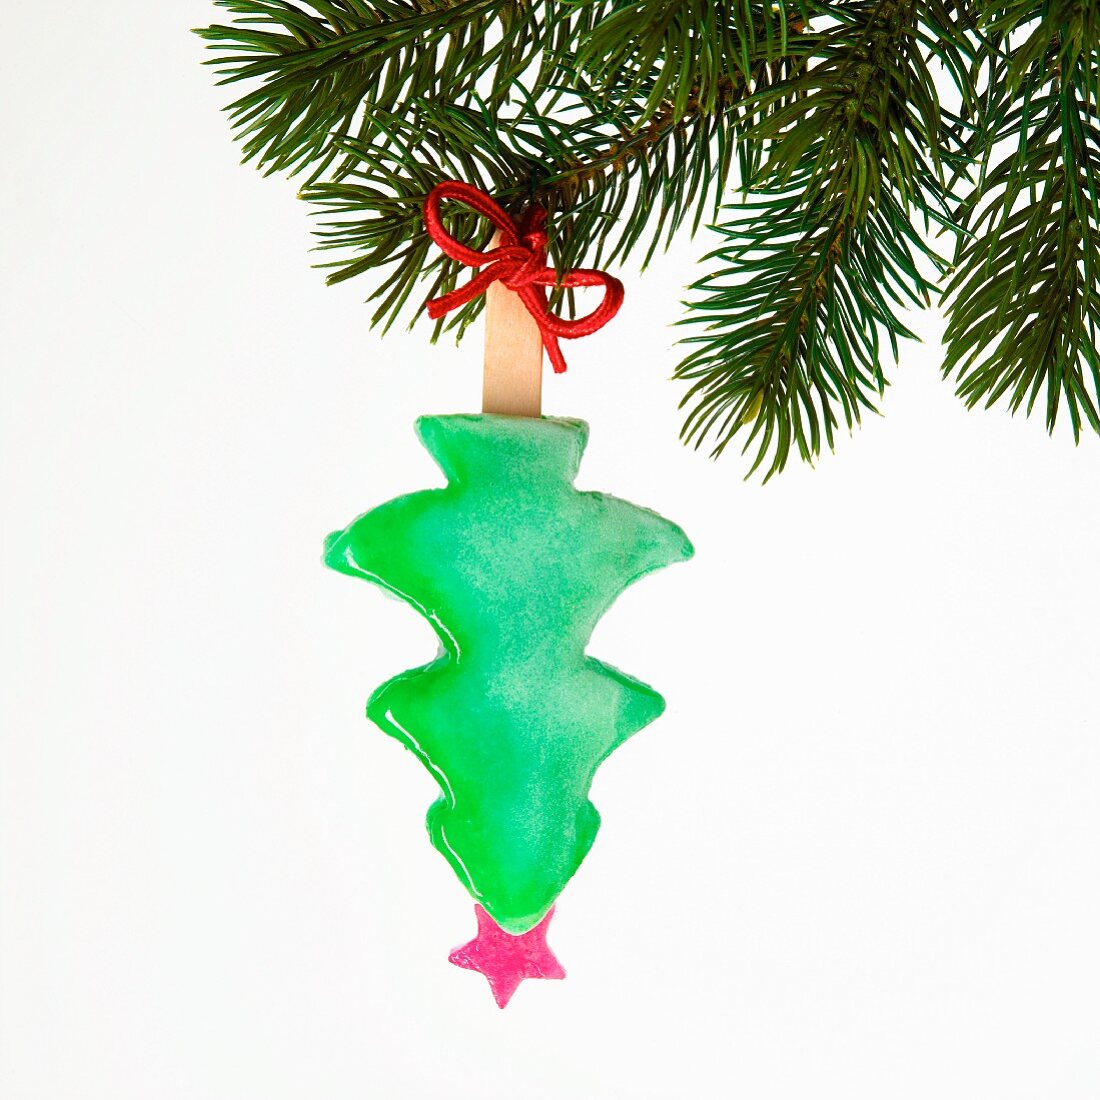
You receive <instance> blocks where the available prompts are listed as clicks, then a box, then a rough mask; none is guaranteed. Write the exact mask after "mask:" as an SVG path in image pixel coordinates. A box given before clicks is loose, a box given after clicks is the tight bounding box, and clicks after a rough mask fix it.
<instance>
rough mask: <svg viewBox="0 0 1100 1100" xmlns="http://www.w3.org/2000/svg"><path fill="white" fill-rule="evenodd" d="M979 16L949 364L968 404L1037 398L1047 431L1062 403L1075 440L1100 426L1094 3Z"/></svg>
mask: <svg viewBox="0 0 1100 1100" xmlns="http://www.w3.org/2000/svg"><path fill="white" fill-rule="evenodd" d="M987 23H988V30H989V39H988V43H989V44H988V47H987V53H986V55H985V58H984V60H985V61H986V63H987V66H988V69H987V71H988V88H987V94H986V96H985V98H984V100H983V101H982V104H981V111H980V113H979V114H978V115H977V117H976V118H975V119H974V121H973V124H972V125H973V140H972V143H971V148H972V150H973V152H974V155H975V157H976V158H978V159H981V160H982V161H983V162H985V164H986V168H985V170H984V171H983V173H982V176H981V178H980V180H979V183H978V186H977V188H976V190H975V191H974V193H973V194H972V195H970V196H969V197H968V198H967V199H966V201H965V202H963V203H961V204H960V207H959V220H960V222H961V223H962V224H963V225H964V226H965V228H966V229H967V231H968V235H967V236H966V237H965V238H964V239H963V240H962V241H961V242H960V244H959V247H958V250H957V254H956V258H955V267H956V272H955V275H954V277H953V278H952V279H951V281H950V283H949V284H948V287H947V289H946V295H947V296H948V297H949V298H950V305H949V308H948V326H947V330H946V333H945V342H946V345H947V354H946V359H945V362H944V374H945V375H947V376H950V375H951V374H952V373H955V374H956V376H957V392H958V394H959V396H961V397H962V398H963V400H965V401H966V403H967V405H968V406H969V407H973V406H974V405H976V404H978V403H979V402H982V401H984V403H985V405H986V406H987V407H988V406H991V405H993V404H995V403H996V402H997V401H998V400H1000V399H1001V398H1005V399H1006V400H1007V402H1008V406H1009V408H1010V409H1011V411H1012V412H1016V411H1017V410H1018V409H1019V408H1021V407H1024V408H1025V410H1026V412H1027V413H1028V414H1030V413H1031V412H1032V410H1033V409H1034V407H1035V405H1036V404H1037V403H1038V401H1039V398H1040V395H1042V396H1043V408H1044V415H1045V422H1046V426H1047V429H1048V431H1053V430H1054V426H1055V423H1056V421H1057V418H1058V413H1059V410H1060V408H1061V407H1062V402H1063V401H1064V402H1065V408H1066V410H1067V412H1068V415H1069V419H1070V424H1071V427H1072V431H1073V435H1074V439H1079V438H1080V433H1081V427H1082V424H1083V422H1087V423H1088V424H1090V425H1091V426H1092V428H1093V429H1094V430H1095V431H1098V432H1100V408H1098V407H1100V352H1098V344H1097V332H1098V329H1100V116H1098V113H1097V107H1098V102H1100V100H1098V94H1097V93H1098V88H1097V79H1098V78H1097V73H1098V61H1100V55H1098V43H1100V3H1097V2H1096V0H1092V2H1089V3H1083V4H1082V3H1069V2H1067V0H1051V2H1049V3H1047V4H1045V5H1043V6H1042V7H1040V6H1039V5H1037V4H1033V3H1016V4H1012V5H1009V6H1007V7H1001V8H999V9H996V10H994V11H993V12H991V13H988V14H987ZM1027 31H1030V33H1028V34H1027V37H1026V40H1025V41H1024V42H1023V44H1022V45H1018V46H1016V48H1012V49H1010V48H1008V47H1009V46H1010V45H1011V43H1012V39H1013V36H1016V37H1017V38H1019V37H1021V36H1022V35H1023V34H1024V33H1025V32H1027ZM1001 141H1004V142H1010V143H1011V148H1010V150H1009V151H1008V152H1007V153H1003V154H1001V155H1000V156H999V159H996V160H995V161H994V163H992V166H990V164H989V162H990V161H993V158H994V156H995V155H996V154H997V153H998V152H999V150H998V149H997V148H996V146H997V143H998V142H1001Z"/></svg>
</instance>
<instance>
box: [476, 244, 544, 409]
mask: <svg viewBox="0 0 1100 1100" xmlns="http://www.w3.org/2000/svg"><path fill="white" fill-rule="evenodd" d="M498 243H499V235H498V236H495V237H494V238H493V241H492V247H494V248H495V247H496V246H497V244H498ZM485 297H486V302H485V374H484V381H483V386H482V393H481V411H482V412H487V413H502V414H504V415H506V416H541V415H542V333H541V332H539V328H538V325H536V324H535V319H534V318H533V317H532V316H531V314H530V313H528V312H527V307H526V306H525V305H524V304H523V302H522V300H521V299H520V296H519V295H518V294H517V293H516V292H515V291H514V290H509V289H508V288H507V287H506V286H504V285H503V284H502V283H500V282H494V283H490V285H489V289H488V290H487V291H486V292H485Z"/></svg>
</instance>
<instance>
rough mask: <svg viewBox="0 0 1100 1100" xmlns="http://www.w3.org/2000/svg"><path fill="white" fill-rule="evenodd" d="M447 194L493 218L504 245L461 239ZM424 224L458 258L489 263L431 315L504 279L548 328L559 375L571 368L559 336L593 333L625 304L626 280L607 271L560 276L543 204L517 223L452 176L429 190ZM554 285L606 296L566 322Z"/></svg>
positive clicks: (431, 307) (546, 338)
mask: <svg viewBox="0 0 1100 1100" xmlns="http://www.w3.org/2000/svg"><path fill="white" fill-rule="evenodd" d="M444 199H453V200H455V201H456V202H461V203H465V205H466V206H468V207H470V209H471V210H475V211H477V213H479V214H481V215H482V216H483V217H486V218H488V219H489V221H491V222H492V223H493V225H495V226H496V227H497V228H498V229H499V230H500V244H499V245H498V246H497V247H496V248H490V249H489V251H488V252H478V251H476V250H475V249H473V248H469V247H467V246H466V245H464V244H463V243H462V242H461V241H456V240H455V239H454V237H452V236H451V235H450V233H448V232H447V230H446V229H445V228H444V227H443V219H442V217H441V216H440V213H439V204H440V203H441V202H442V201H443V200H444ZM424 224H425V226H426V227H427V230H428V235H429V236H430V237H431V238H432V240H433V241H435V243H436V244H437V245H439V247H440V248H441V249H442V250H443V252H445V253H446V254H447V255H448V256H450V257H451V259H452V260H458V261H459V263H464V264H466V265H467V266H468V267H483V268H484V270H483V271H480V272H478V274H477V275H475V276H474V277H473V278H472V279H471V280H470V281H469V282H468V283H466V285H465V286H460V287H456V288H455V289H454V290H452V291H451V292H450V293H449V294H444V295H443V296H442V297H440V298H433V299H432V300H431V301H430V302H429V303H428V316H429V317H431V318H433V319H435V318H439V317H442V316H443V314H445V313H448V312H449V311H450V310H452V309H457V308H458V307H459V306H463V305H465V304H466V303H467V302H468V301H470V300H471V299H472V298H476V297H477V296H478V295H479V294H483V293H484V292H485V291H486V290H487V289H488V287H489V284H490V283H492V282H494V281H495V280H497V279H499V280H500V281H501V282H502V283H503V284H504V285H505V286H506V287H508V289H509V290H514V291H515V292H516V293H517V294H518V295H519V296H520V298H521V299H522V300H523V304H524V305H525V306H526V307H527V310H528V312H529V313H530V314H531V316H532V317H533V318H534V319H535V324H536V325H538V327H539V331H540V332H541V333H542V342H543V345H544V346H545V348H546V351H547V354H548V355H549V356H550V362H551V363H552V364H553V365H554V370H555V371H556V372H558V373H559V374H560V373H561V372H562V371H563V370H565V359H564V358H563V357H562V354H561V349H560V348H559V347H558V340H559V339H567V340H572V339H575V338H576V337H578V336H590V335H591V334H592V333H593V332H595V331H596V330H597V329H598V328H602V327H603V326H604V325H606V324H607V322H608V321H610V320H611V318H612V317H614V316H615V314H616V313H618V312H619V306H621V305H622V304H623V295H624V293H625V292H624V291H623V284H622V283H620V282H619V280H618V279H616V278H615V277H614V276H612V275H608V274H607V273H606V272H604V271H596V270H595V269H594V268H586V267H578V268H574V269H573V270H572V271H565V272H563V273H562V274H561V275H558V274H557V273H556V272H555V271H554V269H553V268H552V267H547V266H546V240H547V237H546V230H545V228H544V226H545V225H546V211H545V210H544V209H543V208H542V207H541V206H532V207H531V208H530V209H529V210H528V211H527V213H526V214H525V215H524V217H523V219H522V221H520V222H519V223H518V224H517V223H515V222H513V221H512V219H511V218H510V217H509V216H508V214H507V212H506V211H504V210H502V209H501V208H500V207H499V206H498V205H497V204H496V203H495V202H494V201H493V200H492V199H491V198H490V197H489V196H488V195H487V194H485V192H484V191H479V190H478V189H477V188H476V187H472V186H471V185H470V184H468V183H461V182H459V181H458V180H447V181H446V182H445V183H440V184H437V185H436V186H435V187H433V188H432V190H431V192H430V193H429V194H428V198H427V199H426V200H425V202H424ZM551 286H553V287H577V286H602V287H603V288H604V296H603V301H602V302H601V303H600V304H599V305H598V306H597V307H596V308H595V309H594V310H592V312H591V313H588V314H586V315H585V316H584V317H578V318H576V319H575V320H573V321H565V320H563V319H562V318H561V317H555V316H554V314H552V313H551V312H550V308H549V304H548V299H547V294H546V288H547V287H551Z"/></svg>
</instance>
